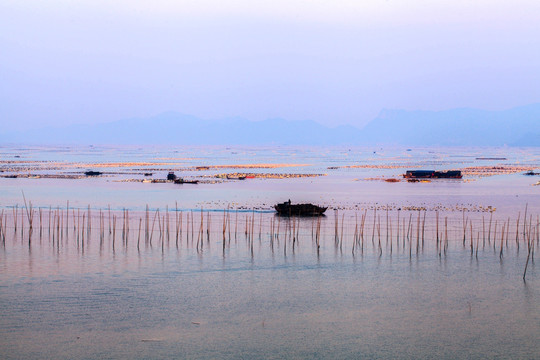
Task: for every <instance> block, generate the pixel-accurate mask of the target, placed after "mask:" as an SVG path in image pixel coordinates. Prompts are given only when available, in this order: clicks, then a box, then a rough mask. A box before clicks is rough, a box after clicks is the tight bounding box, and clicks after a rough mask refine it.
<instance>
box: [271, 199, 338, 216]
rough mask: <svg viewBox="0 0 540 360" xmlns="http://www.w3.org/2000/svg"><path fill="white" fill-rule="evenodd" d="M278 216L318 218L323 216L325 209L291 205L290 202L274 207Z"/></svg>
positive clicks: (315, 206) (305, 205)
mask: <svg viewBox="0 0 540 360" xmlns="http://www.w3.org/2000/svg"><path fill="white" fill-rule="evenodd" d="M274 209H276V211H277V212H278V215H284V216H319V215H323V213H324V212H325V211H326V209H327V208H326V207H321V206H317V205H313V204H291V200H289V201H286V202H284V203H281V204H277V205H275V206H274Z"/></svg>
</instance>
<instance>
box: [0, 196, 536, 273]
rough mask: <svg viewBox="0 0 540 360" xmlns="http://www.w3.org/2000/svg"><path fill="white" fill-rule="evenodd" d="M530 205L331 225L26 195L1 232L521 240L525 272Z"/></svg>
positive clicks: (368, 243)
mask: <svg viewBox="0 0 540 360" xmlns="http://www.w3.org/2000/svg"><path fill="white" fill-rule="evenodd" d="M527 208H528V207H527V206H526V207H525V211H524V215H523V217H522V215H521V212H519V213H518V216H517V218H516V219H513V220H512V219H511V218H510V217H507V218H506V219H493V212H490V213H489V217H487V218H486V216H482V217H481V219H480V218H478V217H476V218H472V217H469V216H468V213H467V212H466V211H465V210H464V211H462V214H461V219H459V220H458V219H456V217H455V216H453V217H449V216H448V215H447V214H444V213H440V212H439V211H434V212H432V213H434V214H430V216H429V217H428V211H425V210H411V211H401V210H391V211H390V210H389V209H388V208H386V209H385V210H377V209H374V210H373V211H369V212H368V210H367V209H366V210H364V211H363V212H362V213H360V214H358V213H354V214H351V213H350V212H349V213H346V212H338V211H337V210H335V211H334V216H333V226H331V225H332V224H331V223H332V217H331V216H324V217H313V218H299V217H291V218H283V217H279V216H274V215H273V214H272V216H268V213H265V212H255V211H251V212H249V211H242V212H239V211H236V210H231V209H229V208H228V209H224V210H223V211H222V212H221V211H215V210H213V211H209V210H206V211H205V210H203V209H197V210H182V209H179V208H178V204H175V208H174V209H169V207H168V206H167V207H165V209H164V211H161V210H160V209H152V210H151V209H150V208H149V207H148V205H147V206H146V208H145V211H144V212H140V211H139V212H135V214H134V215H133V212H132V211H130V210H129V209H125V208H124V209H121V210H111V207H110V206H109V207H107V208H106V209H92V208H91V207H90V206H88V207H87V208H83V209H81V208H73V207H70V205H69V202H67V203H66V206H65V207H62V208H60V207H56V208H52V207H49V208H41V207H40V208H37V209H36V208H34V207H33V206H32V203H31V202H27V201H26V199H24V206H21V207H19V206H18V205H16V206H14V207H11V208H4V209H1V210H0V239H1V241H2V244H3V245H4V246H5V243H6V235H7V232H8V231H9V230H11V231H12V234H14V235H19V234H20V238H21V239H24V240H25V241H28V246H31V244H32V240H33V239H34V238H38V239H39V240H40V241H41V240H42V238H43V237H47V238H48V239H49V240H50V242H51V243H52V245H53V246H56V247H57V248H59V247H60V246H61V245H62V244H63V243H64V242H65V241H68V239H69V238H73V240H74V241H75V243H76V245H77V247H78V248H81V249H82V250H83V251H84V249H85V245H86V246H87V245H88V244H89V242H90V241H91V238H92V234H94V233H95V232H96V231H97V234H98V239H99V244H100V248H102V247H103V246H104V244H105V242H106V241H109V242H110V244H111V246H112V249H113V251H114V250H115V248H116V247H117V245H118V242H119V244H120V245H121V246H122V247H124V248H127V247H128V244H129V243H130V241H129V240H130V239H132V240H131V241H132V242H133V241H135V240H136V247H137V250H140V247H141V245H143V244H144V245H145V246H150V247H152V246H153V245H155V244H157V245H158V246H161V248H162V250H164V248H165V246H166V245H167V246H169V245H170V243H171V242H174V243H175V245H176V247H179V246H181V245H182V243H185V244H186V245H187V246H192V247H194V248H195V249H196V250H197V251H198V252H199V251H203V249H204V248H205V246H210V244H211V243H212V242H215V241H219V242H220V243H221V246H222V249H223V252H224V253H225V249H226V248H228V247H230V245H231V241H234V242H238V239H239V238H244V239H245V241H246V243H247V246H248V248H249V251H250V252H251V255H252V256H253V255H254V242H255V239H258V241H259V242H261V241H262V240H267V241H268V243H269V246H270V249H271V251H272V252H274V251H275V249H276V247H279V246H282V248H283V252H284V254H285V255H286V254H287V251H289V249H290V251H293V252H294V251H295V248H296V247H297V246H298V245H299V241H300V239H301V238H302V239H305V238H308V239H309V237H310V234H309V230H311V241H312V244H313V246H314V247H315V249H316V252H317V254H319V253H320V249H321V239H325V238H326V239H327V236H328V235H330V234H332V235H333V244H334V246H335V248H336V249H339V251H343V248H344V246H345V247H346V246H350V247H351V252H352V255H353V256H354V255H356V254H358V253H360V254H362V255H363V254H364V250H365V249H366V248H368V247H369V248H371V249H373V250H374V251H375V252H376V253H378V255H379V256H382V254H383V249H385V250H386V251H387V252H388V253H389V254H392V253H393V252H394V251H400V252H401V253H408V255H409V256H410V257H412V255H413V254H418V253H419V252H421V251H423V250H424V246H425V244H426V242H434V245H435V249H436V253H437V255H438V256H439V257H440V256H446V255H447V252H448V247H449V243H461V245H462V247H463V248H467V249H470V254H471V256H476V257H478V251H479V249H480V248H482V250H484V249H485V248H486V247H488V248H493V251H494V252H496V253H497V254H498V255H499V257H500V258H502V257H503V256H504V251H505V249H508V247H509V244H510V245H512V244H514V245H515V248H516V249H517V251H519V250H520V247H521V246H525V247H526V250H527V261H526V264H525V269H524V273H523V277H524V278H525V275H526V272H527V267H528V264H529V261H531V260H532V261H534V251H535V246H538V244H539V238H540V218H539V216H538V215H536V216H533V215H532V214H530V213H529V214H528V209H527ZM239 215H240V217H239ZM265 215H266V216H265ZM358 215H360V217H359V216H358ZM443 215H445V216H444V217H443ZM426 221H427V223H426ZM214 223H215V224H217V226H218V228H219V230H217V229H216V227H215V225H214ZM426 225H427V226H426ZM213 226H214V227H213ZM332 228H333V231H332ZM353 229H354V231H353ZM301 230H302V232H301ZM257 235H258V236H257ZM321 235H322V236H321ZM344 240H345V245H344Z"/></svg>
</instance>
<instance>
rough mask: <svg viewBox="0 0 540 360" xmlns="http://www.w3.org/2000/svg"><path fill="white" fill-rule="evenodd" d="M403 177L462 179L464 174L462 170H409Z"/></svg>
mask: <svg viewBox="0 0 540 360" xmlns="http://www.w3.org/2000/svg"><path fill="white" fill-rule="evenodd" d="M403 177H404V178H405V179H461V178H462V177H463V175H462V174H461V171H460V170H448V171H435V170H408V171H407V172H406V173H405V174H404V175H403Z"/></svg>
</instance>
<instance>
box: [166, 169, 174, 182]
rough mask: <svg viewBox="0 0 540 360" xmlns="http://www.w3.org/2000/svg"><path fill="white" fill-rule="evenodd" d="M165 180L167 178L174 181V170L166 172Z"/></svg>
mask: <svg viewBox="0 0 540 360" xmlns="http://www.w3.org/2000/svg"><path fill="white" fill-rule="evenodd" d="M167 180H169V181H175V180H176V175H175V174H174V171H169V173H168V174H167Z"/></svg>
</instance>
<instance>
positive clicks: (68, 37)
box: [0, 0, 540, 132]
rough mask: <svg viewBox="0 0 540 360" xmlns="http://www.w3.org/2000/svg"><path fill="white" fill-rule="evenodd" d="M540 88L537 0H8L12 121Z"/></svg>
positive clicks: (22, 126)
mask: <svg viewBox="0 0 540 360" xmlns="http://www.w3.org/2000/svg"><path fill="white" fill-rule="evenodd" d="M538 102H540V1H538V0H514V1H507V0H504V1H501V0H489V1H488V0H467V1H461V0H452V1H443V0H429V1H424V0H410V1H406V0H400V1H397V0H362V1H358V0H357V1H346V0H333V1H327V0H313V1H300V0H288V1H285V0H273V1H256V0H236V1H227V0H198V1H182V0H178V1H163V0H152V1H137V0H122V1H114V0H112V1H111V0H103V1H102V0H93V1H87V0H79V1H73V0H69V1H68V0H63V1H60V0H58V1H56V0H48V1H47V0H40V1H34V0H24V1H20V0H16V1H11V0H0V125H1V129H0V132H2V131H13V130H26V129H34V128H40V127H43V126H64V125H66V124H73V123H98V122H109V121H114V120H119V119H124V118H131V117H149V116H153V115H156V114H159V113H162V112H166V111H178V112H181V113H185V114H191V115H195V116H198V117H201V118H206V119H217V118H225V117H244V118H247V119H250V120H263V119H267V118H275V117H280V118H285V119H289V120H307V119H309V120H314V121H317V122H319V123H321V124H324V125H330V126H335V125H341V124H351V125H354V126H358V127H362V126H364V125H365V124H366V123H368V122H369V121H370V120H372V119H373V118H374V117H376V116H377V114H378V113H379V112H380V111H381V110H382V109H385V108H390V109H406V110H446V109H451V108H460V107H472V108H479V109H486V110H501V109H506V108H511V107H515V106H520V105H525V104H531V103H538Z"/></svg>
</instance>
